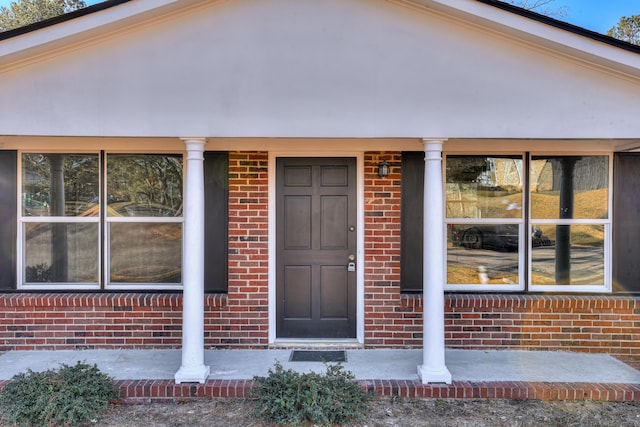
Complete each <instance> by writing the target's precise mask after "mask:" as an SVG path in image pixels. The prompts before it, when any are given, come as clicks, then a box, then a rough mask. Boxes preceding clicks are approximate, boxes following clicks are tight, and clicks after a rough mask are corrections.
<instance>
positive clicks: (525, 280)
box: [443, 152, 614, 294]
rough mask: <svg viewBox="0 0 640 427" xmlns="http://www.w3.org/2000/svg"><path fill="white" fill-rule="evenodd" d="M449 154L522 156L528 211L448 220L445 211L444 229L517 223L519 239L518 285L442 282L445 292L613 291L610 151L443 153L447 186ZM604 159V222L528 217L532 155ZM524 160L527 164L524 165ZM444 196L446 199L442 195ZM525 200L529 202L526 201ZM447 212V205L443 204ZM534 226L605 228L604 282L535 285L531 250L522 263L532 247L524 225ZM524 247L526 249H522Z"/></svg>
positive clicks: (611, 165) (600, 292)
mask: <svg viewBox="0 0 640 427" xmlns="http://www.w3.org/2000/svg"><path fill="white" fill-rule="evenodd" d="M449 155H453V156H493V155H495V156H511V155H513V156H516V155H522V156H523V157H522V158H523V168H524V169H526V170H525V174H524V176H523V193H522V194H523V196H522V197H523V206H527V207H528V209H527V211H526V212H524V210H523V214H522V217H521V218H519V219H512V218H504V219H503V218H487V219H483V218H471V219H470V218H448V217H447V216H446V212H445V226H448V225H449V224H456V225H458V224H461V225H464V224H508V223H518V224H520V237H521V238H520V239H519V242H518V258H519V261H518V262H519V266H518V278H519V279H518V280H519V282H520V283H519V284H517V285H510V284H507V285H495V284H487V285H483V284H448V283H445V285H444V289H445V291H453V292H455V291H466V292H508V291H527V292H560V293H564V294H568V293H598V294H605V293H611V292H612V246H613V242H612V229H613V225H612V221H613V219H612V215H613V172H614V171H613V157H614V156H613V152H594V153H582V152H566V153H565V152H562V153H549V152H529V153H528V155H527V154H525V153H505V152H500V153H491V152H490V153H484V152H470V153H466V152H460V153H458V152H455V153H446V154H445V167H444V168H443V182H444V185H445V186H446V158H447V157H448V156H449ZM545 155H550V156H607V157H608V158H609V181H608V183H609V186H608V201H607V206H608V218H606V219H535V220H534V219H532V218H531V203H530V201H531V197H530V184H529V178H530V170H529V168H526V165H527V164H530V162H531V158H532V157H534V156H545ZM525 160H526V162H525ZM444 190H445V195H446V187H445V189H444ZM445 197H446V196H445ZM527 198H528V200H527ZM445 209H446V205H445ZM537 224H553V225H556V224H558V225H562V224H567V225H572V224H588V225H603V226H604V248H603V249H604V257H603V262H604V272H603V274H604V283H603V284H598V285H595V284H594V285H534V284H532V281H531V275H532V269H531V265H532V264H531V263H532V255H533V251H531V250H527V251H526V264H525V249H526V248H531V233H529V232H527V230H524V227H525V226H526V228H527V229H529V228H530V227H531V225H537ZM522 233H526V234H525V237H526V238H525V239H523V238H522V236H523V234H522ZM525 245H526V247H525ZM444 251H445V266H444V268H445V271H447V255H448V248H447V247H446V246H445V248H444Z"/></svg>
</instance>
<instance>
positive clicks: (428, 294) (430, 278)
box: [418, 139, 451, 384]
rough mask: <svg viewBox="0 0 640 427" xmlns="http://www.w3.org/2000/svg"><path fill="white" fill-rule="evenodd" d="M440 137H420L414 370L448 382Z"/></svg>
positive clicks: (424, 380)
mask: <svg viewBox="0 0 640 427" xmlns="http://www.w3.org/2000/svg"><path fill="white" fill-rule="evenodd" d="M444 141H445V140H443V139H423V140H422V143H423V145H424V154H425V157H424V162H425V163H424V237H423V251H424V253H423V269H424V271H423V276H422V286H423V294H422V295H423V296H422V299H423V310H424V311H423V314H422V321H423V344H422V365H421V366H418V373H419V374H420V378H421V379H422V383H423V384H427V383H447V384H451V373H450V372H449V370H448V369H447V367H446V366H445V361H444V281H445V277H446V274H445V273H446V270H445V252H444V251H445V231H444V230H445V229H444V198H443V197H444V194H443V191H442V188H443V186H444V183H443V179H442V145H443V144H444Z"/></svg>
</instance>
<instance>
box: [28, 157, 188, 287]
mask: <svg viewBox="0 0 640 427" xmlns="http://www.w3.org/2000/svg"><path fill="white" fill-rule="evenodd" d="M20 167H21V184H20V186H21V190H20V199H21V209H20V216H19V233H20V238H19V242H20V245H21V248H20V253H21V257H20V261H19V278H18V283H19V287H21V288H25V289H28V288H33V289H48V288H52V289H61V288H72V289H77V288H83V289H96V288H101V287H104V288H113V289H116V288H118V289H120V288H122V289H124V288H126V289H130V288H135V287H145V288H179V287H180V286H181V283H182V222H183V218H182V209H183V195H182V193H183V185H182V175H183V161H182V155H181V154H106V156H105V155H103V154H98V153H88V154H77V153H23V154H22V156H21V166H20ZM103 189H104V190H103ZM103 266H104V268H103Z"/></svg>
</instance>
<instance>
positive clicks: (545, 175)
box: [531, 156, 609, 285]
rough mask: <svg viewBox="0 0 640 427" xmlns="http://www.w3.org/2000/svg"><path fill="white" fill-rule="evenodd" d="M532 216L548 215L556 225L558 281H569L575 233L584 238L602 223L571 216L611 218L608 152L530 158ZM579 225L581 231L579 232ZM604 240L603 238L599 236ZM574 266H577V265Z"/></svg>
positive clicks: (556, 278)
mask: <svg viewBox="0 0 640 427" xmlns="http://www.w3.org/2000/svg"><path fill="white" fill-rule="evenodd" d="M531 176H532V179H531V192H532V204H531V217H532V218H534V219H549V220H557V222H556V221H552V223H554V222H555V223H556V225H555V236H554V237H555V253H554V261H555V266H554V267H555V283H556V284H558V285H570V284H571V283H572V280H571V263H572V261H571V259H572V254H571V252H572V247H573V246H575V243H576V242H574V243H573V246H572V241H571V240H572V237H573V238H574V239H576V238H577V239H579V240H580V241H581V242H585V241H592V240H594V238H595V236H589V235H588V234H587V235H584V234H585V233H592V232H597V231H590V230H592V229H593V230H600V229H602V226H600V225H597V226H595V227H589V226H577V225H574V224H573V222H574V221H572V220H574V219H579V220H584V219H592V220H598V219H607V218H608V186H609V158H608V156H534V157H532V161H531ZM576 227H577V230H579V232H578V233H577V234H576ZM596 240H597V241H598V242H600V243H601V242H602V238H598V239H596ZM574 267H575V266H574Z"/></svg>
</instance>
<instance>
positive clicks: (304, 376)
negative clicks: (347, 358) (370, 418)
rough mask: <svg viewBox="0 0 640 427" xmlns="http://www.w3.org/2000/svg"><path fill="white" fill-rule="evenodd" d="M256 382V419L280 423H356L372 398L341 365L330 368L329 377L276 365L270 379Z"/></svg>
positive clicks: (255, 378)
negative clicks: (285, 368)
mask: <svg viewBox="0 0 640 427" xmlns="http://www.w3.org/2000/svg"><path fill="white" fill-rule="evenodd" d="M253 380H254V383H255V386H254V388H253V389H252V396H253V397H254V398H256V402H255V409H254V412H253V414H254V416H256V417H258V418H261V419H263V420H265V421H267V422H275V423H277V424H291V425H300V424H303V425H306V424H316V425H335V424H339V425H342V424H345V423H346V422H348V421H357V420H358V419H360V418H361V417H362V416H363V415H364V414H365V412H366V411H367V408H368V405H369V402H370V401H371V399H372V398H373V395H372V394H369V393H367V392H366V391H364V390H363V389H362V388H361V387H360V385H359V384H358V383H356V382H354V376H353V374H352V373H351V372H348V371H344V370H343V367H342V365H329V366H327V372H326V374H317V373H313V372H311V373H298V372H294V371H293V370H291V369H287V370H284V369H283V368H282V365H280V363H276V364H275V370H271V369H269V375H268V376H267V377H254V379H253Z"/></svg>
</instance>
